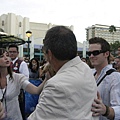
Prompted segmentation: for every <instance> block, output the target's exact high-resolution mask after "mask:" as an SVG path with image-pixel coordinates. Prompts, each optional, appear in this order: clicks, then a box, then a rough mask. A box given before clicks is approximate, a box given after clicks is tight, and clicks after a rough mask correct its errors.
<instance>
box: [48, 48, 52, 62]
mask: <svg viewBox="0 0 120 120" xmlns="http://www.w3.org/2000/svg"><path fill="white" fill-rule="evenodd" d="M48 56H49V60H50V61H51V60H52V57H53V54H52V52H51V50H50V49H48Z"/></svg>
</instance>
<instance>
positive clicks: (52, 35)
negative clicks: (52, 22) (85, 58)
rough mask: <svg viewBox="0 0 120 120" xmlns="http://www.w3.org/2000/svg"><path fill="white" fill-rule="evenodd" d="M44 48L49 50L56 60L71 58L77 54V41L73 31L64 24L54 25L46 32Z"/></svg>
mask: <svg viewBox="0 0 120 120" xmlns="http://www.w3.org/2000/svg"><path fill="white" fill-rule="evenodd" d="M43 43H44V50H45V52H46V53H47V51H48V49H49V50H51V52H52V53H53V55H54V56H55V57H56V58H57V59H58V60H71V59H73V58H74V57H75V56H76V55H77V41H76V37H75V35H74V33H73V32H72V31H71V30H70V29H69V28H67V27H65V26H55V27H53V28H51V29H49V30H48V31H47V33H46V36H45V39H44V41H43Z"/></svg>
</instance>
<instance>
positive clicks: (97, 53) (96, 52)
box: [87, 50, 104, 56]
mask: <svg viewBox="0 0 120 120" xmlns="http://www.w3.org/2000/svg"><path fill="white" fill-rule="evenodd" d="M100 53H104V51H102V50H94V51H89V52H87V55H88V56H91V54H92V55H94V56H97V55H99V54H100Z"/></svg>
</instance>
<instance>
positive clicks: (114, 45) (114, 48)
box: [110, 41, 120, 56]
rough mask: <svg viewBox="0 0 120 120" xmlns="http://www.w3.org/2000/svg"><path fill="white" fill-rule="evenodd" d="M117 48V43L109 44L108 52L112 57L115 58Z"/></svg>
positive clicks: (118, 43) (119, 44)
mask: <svg viewBox="0 0 120 120" xmlns="http://www.w3.org/2000/svg"><path fill="white" fill-rule="evenodd" d="M119 46H120V42H119V41H115V42H114V43H110V50H111V53H113V55H114V56H116V51H117V49H118V47H119Z"/></svg>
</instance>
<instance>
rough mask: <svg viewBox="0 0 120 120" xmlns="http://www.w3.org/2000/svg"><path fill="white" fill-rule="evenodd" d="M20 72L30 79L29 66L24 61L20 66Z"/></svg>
mask: <svg viewBox="0 0 120 120" xmlns="http://www.w3.org/2000/svg"><path fill="white" fill-rule="evenodd" d="M19 71H20V73H22V74H24V75H25V76H26V77H28V78H29V70H28V66H27V63H25V62H24V61H22V63H21V64H20V68H19Z"/></svg>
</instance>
